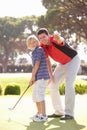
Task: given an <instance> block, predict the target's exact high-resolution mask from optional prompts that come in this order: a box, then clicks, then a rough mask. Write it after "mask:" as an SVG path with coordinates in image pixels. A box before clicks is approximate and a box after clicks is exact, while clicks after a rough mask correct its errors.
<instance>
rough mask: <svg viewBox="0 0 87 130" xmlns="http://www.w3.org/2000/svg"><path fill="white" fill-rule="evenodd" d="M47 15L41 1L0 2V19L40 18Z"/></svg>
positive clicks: (12, 0) (0, 0) (6, 0)
mask: <svg viewBox="0 0 87 130" xmlns="http://www.w3.org/2000/svg"><path fill="white" fill-rule="evenodd" d="M45 13H46V9H45V7H44V6H43V5H42V3H41V0H0V17H5V16H12V17H23V16H31V15H35V16H40V15H44V14H45Z"/></svg>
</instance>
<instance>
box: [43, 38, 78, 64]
mask: <svg viewBox="0 0 87 130" xmlns="http://www.w3.org/2000/svg"><path fill="white" fill-rule="evenodd" d="M56 46H57V47H56ZM41 47H43V49H44V51H45V53H46V57H48V56H50V57H51V58H52V59H53V60H54V61H56V62H59V63H61V64H66V63H68V62H69V61H71V60H72V58H73V57H74V56H75V55H76V54H77V52H76V51H75V50H74V49H73V48H71V47H70V46H69V45H68V44H65V42H63V43H61V44H58V43H57V42H56V41H55V40H54V36H50V45H44V44H43V43H41Z"/></svg>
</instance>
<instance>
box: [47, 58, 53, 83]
mask: <svg viewBox="0 0 87 130" xmlns="http://www.w3.org/2000/svg"><path fill="white" fill-rule="evenodd" d="M47 65H48V71H49V75H50V80H49V83H50V81H54V78H53V72H52V66H51V61H50V59H49V58H47Z"/></svg>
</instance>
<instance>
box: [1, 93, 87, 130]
mask: <svg viewBox="0 0 87 130" xmlns="http://www.w3.org/2000/svg"><path fill="white" fill-rule="evenodd" d="M18 98H19V96H1V97H0V130H16V129H17V130H87V95H82V96H81V95H76V102H75V120H67V121H60V119H59V118H55V119H54V118H49V119H48V121H47V122H39V123H37V122H33V121H32V119H31V117H32V116H33V115H35V114H36V106H35V104H34V103H33V101H32V98H31V97H30V96H24V97H23V98H22V100H21V101H20V102H19V104H18V105H17V106H16V108H15V109H14V110H12V111H10V110H9V109H8V108H9V107H13V106H14V104H15V103H16V101H17V100H18ZM61 99H62V103H63V104H64V96H61ZM46 111H47V114H52V113H53V112H54V110H53V107H52V104H51V99H50V96H46Z"/></svg>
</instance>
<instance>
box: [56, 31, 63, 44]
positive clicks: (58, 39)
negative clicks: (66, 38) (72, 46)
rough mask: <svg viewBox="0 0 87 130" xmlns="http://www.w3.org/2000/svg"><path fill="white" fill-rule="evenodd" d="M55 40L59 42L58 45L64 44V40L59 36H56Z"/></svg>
mask: <svg viewBox="0 0 87 130" xmlns="http://www.w3.org/2000/svg"><path fill="white" fill-rule="evenodd" d="M54 40H55V41H57V42H58V44H61V43H62V42H63V38H62V37H61V36H60V35H59V34H58V33H55V34H54Z"/></svg>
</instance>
